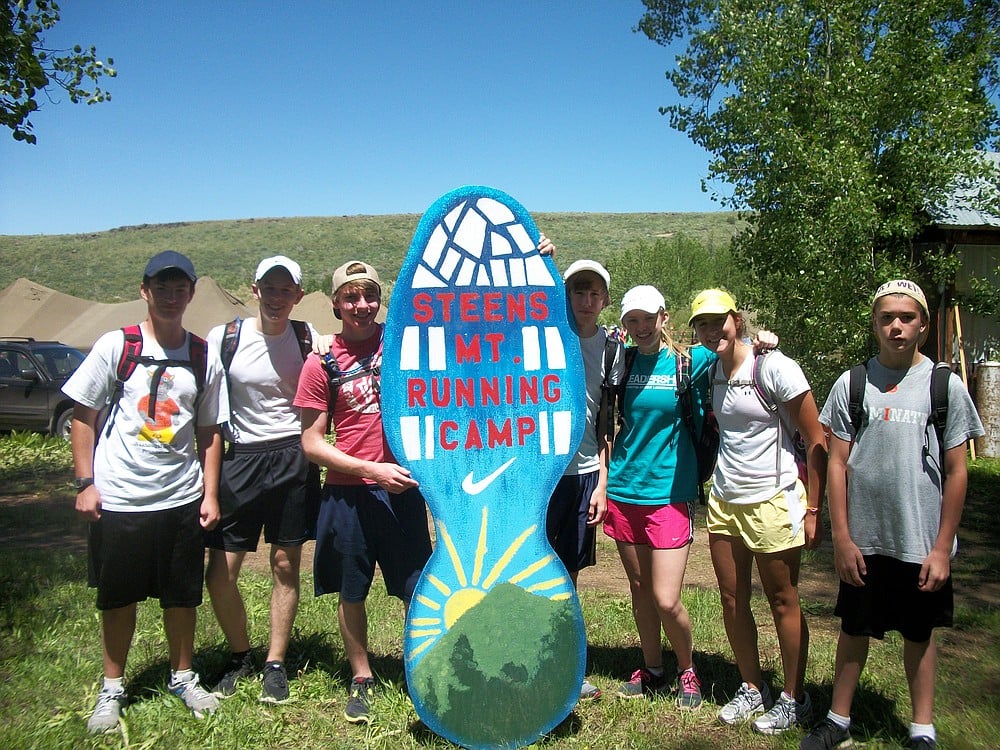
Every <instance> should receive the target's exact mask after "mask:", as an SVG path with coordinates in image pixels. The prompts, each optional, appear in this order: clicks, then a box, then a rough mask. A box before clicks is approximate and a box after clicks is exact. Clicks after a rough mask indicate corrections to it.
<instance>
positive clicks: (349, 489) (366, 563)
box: [313, 484, 431, 603]
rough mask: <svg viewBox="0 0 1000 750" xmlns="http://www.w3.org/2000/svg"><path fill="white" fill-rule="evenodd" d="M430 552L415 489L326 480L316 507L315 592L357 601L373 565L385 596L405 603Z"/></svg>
mask: <svg viewBox="0 0 1000 750" xmlns="http://www.w3.org/2000/svg"><path fill="white" fill-rule="evenodd" d="M430 556H431V537H430V531H429V529H428V516H427V506H426V505H425V504H424V497H423V495H421V494H420V491H419V490H417V489H411V490H407V491H406V492H403V493H401V494H399V495H393V494H390V493H389V492H387V491H386V490H383V489H382V488H381V487H378V486H376V485H367V484H359V485H332V486H331V485H327V486H326V487H324V488H323V500H322V502H321V503H320V506H319V520H318V522H317V525H316V550H315V553H314V555H313V583H314V587H315V593H316V596H321V595H323V594H331V593H335V592H339V593H340V596H341V598H342V599H343V600H344V601H345V602H355V603H357V602H363V601H364V600H365V598H366V597H367V596H368V591H369V589H371V584H372V580H373V579H374V577H375V565H376V564H378V567H379V569H380V570H381V571H382V578H383V579H384V580H385V590H386V591H387V592H388V593H389V595H390V596H395V597H398V598H400V599H402V600H403V601H404V602H407V603H408V602H409V601H410V598H411V597H412V596H413V589H414V588H415V587H416V585H417V580H418V579H419V578H420V573H421V572H422V571H423V569H424V565H425V564H426V562H427V559H428V558H429V557H430Z"/></svg>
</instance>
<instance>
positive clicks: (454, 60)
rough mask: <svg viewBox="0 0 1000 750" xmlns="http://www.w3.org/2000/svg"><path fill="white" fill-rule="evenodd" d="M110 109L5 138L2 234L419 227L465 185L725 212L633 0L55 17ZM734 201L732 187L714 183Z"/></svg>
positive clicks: (604, 206) (205, 5) (92, 3)
mask: <svg viewBox="0 0 1000 750" xmlns="http://www.w3.org/2000/svg"><path fill="white" fill-rule="evenodd" d="M61 6H62V20H61V21H60V23H59V24H58V25H57V26H56V27H55V28H54V29H52V30H51V31H50V33H49V36H48V37H47V42H48V46H49V47H69V46H71V45H72V44H74V43H77V42H79V43H81V44H84V45H89V44H95V45H97V51H98V55H100V56H101V57H104V58H106V57H109V56H110V57H113V58H114V62H115V67H116V68H117V70H118V77H117V78H115V79H111V80H108V79H105V81H106V86H107V88H108V89H109V90H110V91H111V92H112V96H113V99H112V101H111V102H109V103H106V104H101V105H94V106H86V105H73V104H71V103H70V102H69V100H68V98H67V97H66V96H65V94H64V93H63V92H62V91H61V90H56V91H55V92H54V93H53V98H54V102H52V103H49V102H48V101H47V100H45V99H44V97H43V102H44V104H43V107H42V110H41V111H40V112H38V113H36V114H35V115H34V116H33V117H32V122H33V123H34V125H35V131H36V134H37V136H38V144H37V145H35V146H30V145H26V144H23V143H17V142H15V141H14V140H13V139H12V138H11V137H10V135H9V131H7V130H6V129H5V130H4V131H3V132H2V133H0V234H36V233H41V234H65V233H77V232H92V231H102V230H106V229H112V228H114V227H119V226H129V225H136V224H144V223H159V222H176V221H203V220H214V219H238V218H263V217H282V216H333V215H354V214H386V213H422V212H423V211H424V210H425V209H426V208H428V207H429V206H430V205H431V203H433V202H434V200H435V199H437V198H438V197H439V196H440V195H442V194H444V193H446V192H448V191H449V190H451V189H453V188H456V187H459V186H461V185H466V184H481V185H488V186H491V187H495V188H499V189H501V190H504V191H506V192H508V193H510V194H511V195H512V196H513V197H514V198H516V199H517V200H518V201H520V202H521V203H522V204H523V205H524V206H525V207H526V208H527V209H528V210H529V211H530V212H539V211H610V212H636V211H715V210H719V208H720V207H719V204H718V203H716V202H714V201H712V200H711V198H710V197H709V196H708V195H707V194H705V193H703V192H702V191H701V187H700V180H701V178H702V177H703V176H704V175H705V173H706V171H707V163H708V155H707V154H706V153H705V152H704V151H702V150H701V149H700V148H698V147H697V146H695V145H693V144H692V143H691V142H690V141H689V140H688V139H687V138H686V136H684V135H682V134H680V133H677V132H675V131H673V130H671V129H670V127H669V125H668V123H667V119H666V118H665V117H663V116H662V115H660V114H659V112H658V110H657V108H658V107H659V106H661V105H663V104H666V103H669V102H670V101H671V99H672V97H673V90H672V89H671V87H670V86H669V84H668V82H667V80H666V78H665V75H664V74H665V71H666V70H667V69H668V67H669V66H670V64H671V58H670V52H669V51H668V50H667V49H665V48H663V47H660V46H659V45H656V44H654V43H653V42H651V41H649V40H648V39H647V38H646V37H645V36H643V35H641V34H636V33H634V32H633V31H632V28H633V27H634V26H635V24H636V22H637V21H638V19H639V17H640V16H641V14H642V11H643V5H642V3H641V2H640V0H535V1H534V2H530V1H528V0H505V1H503V2H501V1H499V0H498V1H496V2H492V1H490V0H482V1H480V2H451V1H435V0H427V1H426V2H416V1H415V2H409V1H407V2H403V0H399V1H398V2H387V1H386V0H369V1H362V0H327V1H326V2H318V1H315V2H314V1H312V0H302V1H301V2H296V3H278V2H273V0H272V1H271V2H259V1H257V0H247V1H245V2H232V1H230V0H221V1H217V0H212V1H211V2H204V1H202V2H190V1H189V0H171V1H170V2H161V1H159V0H158V1H155V2H154V1H151V0H146V1H142V2H139V1H135V0H133V1H132V2H128V1H127V0H64V1H63V2H62V3H61ZM717 187H721V186H717Z"/></svg>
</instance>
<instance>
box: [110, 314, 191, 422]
mask: <svg viewBox="0 0 1000 750" xmlns="http://www.w3.org/2000/svg"><path fill="white" fill-rule="evenodd" d="M122 334H123V335H124V337H125V345H124V347H122V354H121V356H120V357H119V358H118V366H117V367H116V368H115V387H114V390H113V391H112V392H111V398H110V399H109V400H108V406H107V408H106V410H105V412H104V413H105V417H104V423H103V424H102V425H101V429H100V430H98V431H97V435H98V437H99V436H100V434H101V432H103V433H104V435H105V436H107V435H110V434H111V426H112V425H113V424H114V420H115V415H116V414H117V413H118V410H119V406H118V403H119V401H121V397H122V394H123V393H124V392H125V381H127V380H128V379H129V378H130V377H132V373H134V372H135V368H136V367H137V366H138V365H139V364H142V365H147V366H151V365H155V366H156V369H155V370H154V371H153V377H152V380H151V381H150V384H149V405H148V406H147V408H146V413H147V416H149V418H150V419H152V418H153V417H155V416H156V394H157V391H158V390H159V388H160V379H161V378H162V377H163V373H164V372H165V371H166V369H167V368H168V367H186V368H188V369H189V370H191V372H193V373H194V381H195V385H196V386H197V388H198V395H199V396H200V395H201V393H202V391H204V390H205V379H206V373H207V370H208V344H207V343H206V342H205V339H203V338H201V337H200V336H196V335H195V334H193V333H191V332H190V331H189V332H188V334H187V335H188V358H187V359H155V358H153V357H144V356H142V328H141V327H140V326H138V325H131V326H126V327H125V328H122Z"/></svg>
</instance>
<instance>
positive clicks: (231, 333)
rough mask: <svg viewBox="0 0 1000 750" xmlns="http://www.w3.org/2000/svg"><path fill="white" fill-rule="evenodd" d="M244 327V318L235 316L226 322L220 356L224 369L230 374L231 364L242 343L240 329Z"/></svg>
mask: <svg viewBox="0 0 1000 750" xmlns="http://www.w3.org/2000/svg"><path fill="white" fill-rule="evenodd" d="M242 328H243V319H242V318H240V317H238V316H237V317H235V318H233V319H232V320H230V321H229V322H228V323H226V330H225V332H224V333H223V334H222V345H221V346H220V348H219V356H220V357H221V359H222V369H223V370H225V371H226V375H229V366H230V365H231V364H232V363H233V357H235V356H236V349H237V348H238V347H239V345H240V329H242Z"/></svg>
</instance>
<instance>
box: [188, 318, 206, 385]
mask: <svg viewBox="0 0 1000 750" xmlns="http://www.w3.org/2000/svg"><path fill="white" fill-rule="evenodd" d="M188 359H189V360H191V371H192V372H193V373H194V382H195V385H196V386H197V387H198V395H199V396H200V395H201V393H202V391H204V390H205V380H206V379H207V377H208V342H207V341H205V339H203V338H202V337H201V336H197V335H195V334H193V333H191V332H190V331H188Z"/></svg>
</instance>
